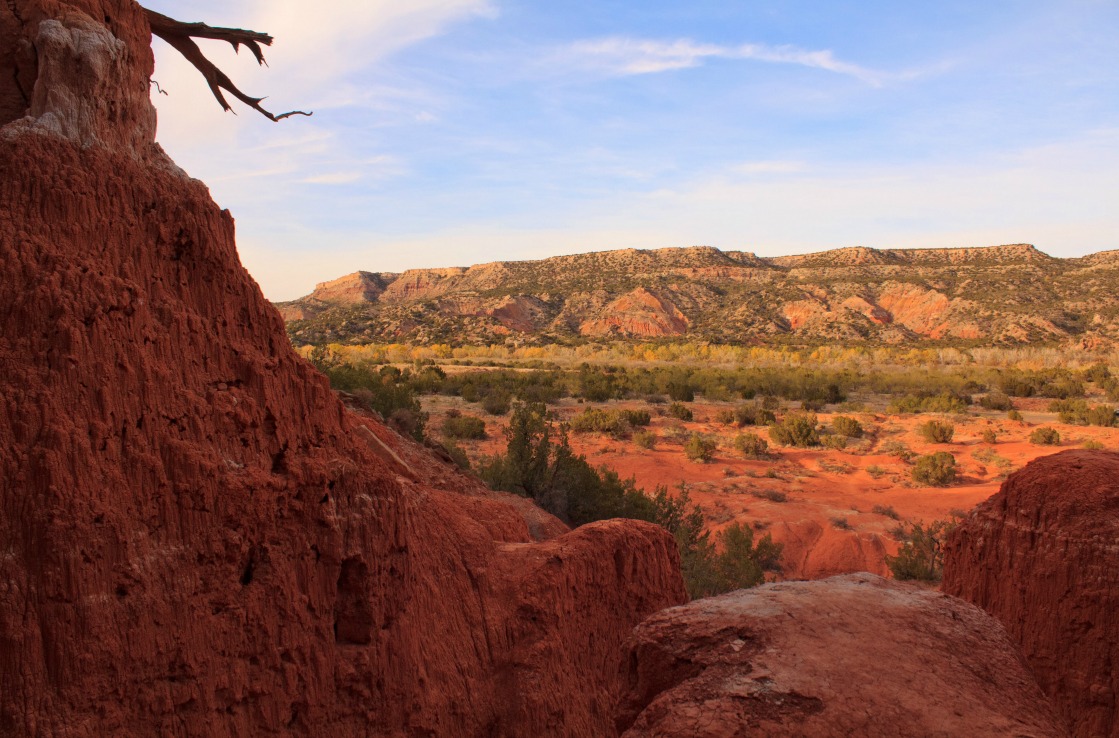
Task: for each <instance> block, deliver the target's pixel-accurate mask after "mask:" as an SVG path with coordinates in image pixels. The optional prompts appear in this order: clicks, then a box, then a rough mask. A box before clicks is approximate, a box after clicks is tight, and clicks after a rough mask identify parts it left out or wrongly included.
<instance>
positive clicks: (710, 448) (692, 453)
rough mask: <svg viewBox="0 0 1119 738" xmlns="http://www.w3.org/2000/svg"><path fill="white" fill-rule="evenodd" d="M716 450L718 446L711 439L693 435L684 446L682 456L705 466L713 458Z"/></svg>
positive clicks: (696, 434)
mask: <svg viewBox="0 0 1119 738" xmlns="http://www.w3.org/2000/svg"><path fill="white" fill-rule="evenodd" d="M716 448H718V446H717V444H716V443H715V441H714V440H713V439H711V438H707V437H706V436H701V435H700V434H698V433H693V434H692V437H691V438H689V439H688V441H687V443H685V444H684V456H686V457H688V459H690V460H691V461H698V462H700V463H702V464H706V463H707V462H708V461H711V459H712V458H714V456H715V449H716Z"/></svg>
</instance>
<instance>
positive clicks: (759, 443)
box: [734, 433, 769, 459]
mask: <svg viewBox="0 0 1119 738" xmlns="http://www.w3.org/2000/svg"><path fill="white" fill-rule="evenodd" d="M734 448H735V450H737V451H738V452H739V453H740V454H742V455H743V456H745V457H746V458H747V459H764V458H766V457H768V456H769V444H768V443H766V442H765V439H764V438H762V437H761V436H759V435H757V434H756V433H740V434H739V435H737V436H735V439H734Z"/></svg>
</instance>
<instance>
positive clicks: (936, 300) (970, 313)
mask: <svg viewBox="0 0 1119 738" xmlns="http://www.w3.org/2000/svg"><path fill="white" fill-rule="evenodd" d="M363 275H364V276H363ZM369 278H376V279H377V280H379V282H380V283H382V284H384V285H386V286H385V287H384V289H383V292H377V293H375V294H370V295H369V296H368V297H365V298H362V299H360V300H354V299H351V296H352V294H354V293H352V292H351V293H347V294H346V295H343V296H337V295H336V294H335V289H336V286H335V283H333V282H332V283H325V284H322V285H319V286H318V287H317V288H316V289H315V291H314V292H313V293H311V294H310V295H308V296H307V297H304V298H301V299H299V300H295V301H292V302H288V303H282V304H281V305H280V307H281V310H282V311H283V313H284V316H285V318H286V319H287V320H288V321H289V326H288V328H289V331H290V333H291V335H292V337H293V340H294V341H295V342H296V343H299V344H304V343H313V344H322V343H327V342H335V341H341V342H364V341H371V340H374V338H378V339H379V340H403V341H413V342H418V343H433V342H450V343H488V342H490V341H492V340H495V339H497V338H499V337H502V336H507V335H509V334H510V333H514V334H516V339H517V340H518V341H519V342H522V343H525V342H527V343H548V342H550V341H555V340H557V339H559V340H563V341H566V342H569V341H575V340H588V339H591V340H595V339H602V338H604V337H605V338H628V339H638V340H640V339H662V340H665V339H668V340H700V341H718V342H728V343H742V342H751V341H763V340H764V341H768V342H775V341H776V342H783V343H791V344H813V343H819V342H822V341H829V342H841V343H848V344H866V343H876V344H891V343H900V342H917V343H921V342H936V343H938V344H941V345H963V346H967V345H974V343H975V342H976V341H983V342H984V344H1004V345H1015V344H1028V343H1050V344H1061V343H1066V344H1067V343H1072V342H1079V343H1083V342H1085V341H1089V342H1092V343H1093V344H1094V345H1097V346H1098V345H1104V344H1106V343H1109V342H1113V341H1115V340H1116V339H1119V297H1117V295H1119V260H1116V259H1115V258H1113V257H1111V256H1108V254H1107V253H1101V254H1095V255H1092V256H1087V257H1084V258H1081V259H1054V258H1052V257H1050V256H1047V255H1046V254H1043V253H1042V252H1040V251H1038V250H1037V249H1036V248H1034V247H1033V246H1029V245H1025V244H1017V245H1010V246H992V247H984V248H961V249H916V250H908V251H907V250H898V249H895V250H876V249H870V248H864V247H858V248H850V249H839V250H835V251H826V252H821V253H817V254H805V255H800V256H785V257H776V258H761V257H757V256H755V255H753V254H750V253H746V252H738V251H732V252H723V251H719V250H718V249H713V248H710V247H690V248H680V249H659V250H655V251H639V250H635V249H625V250H620V251H605V252H599V253H590V254H576V255H573V256H558V257H554V258H551V259H543V260H540V261H526V262H496V263H493V264H482V265H478V266H473V267H470V268H468V269H467V268H455V269H415V270H411V271H409V272H406V273H405V274H403V275H396V274H389V273H382V274H376V275H373V274H370V273H366V272H358V273H357V274H354V275H350V276H349V277H344V278H342V279H340V280H336V282H345V283H355V282H358V281H361V280H362V279H369ZM503 301H516V302H518V303H525V304H528V303H531V304H532V305H533V310H532V311H531V313H523V314H522V315H521V316H519V319H518V320H516V321H514V322H510V321H508V320H504V319H502V317H501V315H500V313H499V312H498V310H497V308H498V306H499V305H501V304H502V303H503Z"/></svg>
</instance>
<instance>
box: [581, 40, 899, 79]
mask: <svg viewBox="0 0 1119 738" xmlns="http://www.w3.org/2000/svg"><path fill="white" fill-rule="evenodd" d="M564 56H567V57H570V58H573V59H575V60H581V61H583V62H584V63H587V64H590V65H592V66H597V67H599V68H602V69H604V70H605V71H607V72H609V73H611V74H619V75H634V74H651V73H654V72H665V71H669V70H673V69H687V68H690V67H698V66H700V65H701V64H703V62H704V61H706V60H708V59H740V60H754V61H762V62H769V63H773V64H795V65H798V66H803V67H810V68H813V69H823V70H826V71H829V72H834V73H836V74H843V75H847V76H850V77H854V78H856V79H859V80H862V81H863V82H866V83H867V84H870V85H873V86H879V85H881V84H882V83H883V82H884V81H885V80H886V79H887V78H888V77H890V76H891V75H888V74H886V73H884V72H879V71H875V70H872V69H867V68H866V67H862V66H859V65H858V64H852V63H850V62H845V61H842V60H840V59H836V58H835V55H834V54H833V53H832V52H831V51H828V50H817V51H814V50H807V49H801V48H797V47H795V46H769V45H766V44H740V45H738V46H720V45H717V44H704V43H697V42H695V41H692V40H691V39H678V40H675V41H656V40H649V39H636V38H628V37H624V36H612V37H609V38H602V39H594V40H586V41H578V42H576V43H574V44H571V45H570V46H569V47H568V48H567V49H566V50H565V52H564Z"/></svg>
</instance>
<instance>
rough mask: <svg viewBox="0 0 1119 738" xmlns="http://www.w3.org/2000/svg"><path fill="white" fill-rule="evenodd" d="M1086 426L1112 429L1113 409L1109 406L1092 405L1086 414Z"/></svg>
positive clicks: (1113, 423)
mask: <svg viewBox="0 0 1119 738" xmlns="http://www.w3.org/2000/svg"><path fill="white" fill-rule="evenodd" d="M1087 420H1088V425H1098V426H1100V427H1103V428H1113V427H1115V424H1116V418H1115V408H1114V407H1112V406H1111V405H1093V406H1092V407H1091V408H1090V409H1089V410H1088V414H1087Z"/></svg>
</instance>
